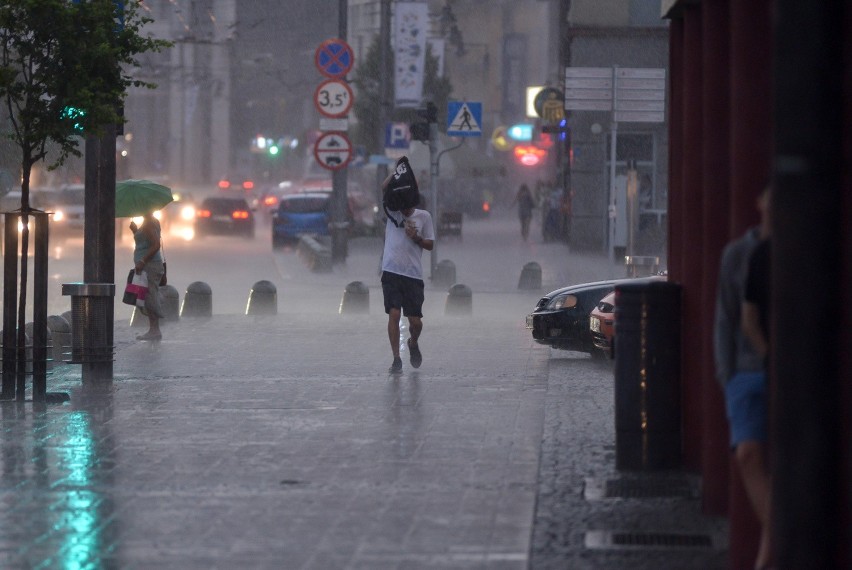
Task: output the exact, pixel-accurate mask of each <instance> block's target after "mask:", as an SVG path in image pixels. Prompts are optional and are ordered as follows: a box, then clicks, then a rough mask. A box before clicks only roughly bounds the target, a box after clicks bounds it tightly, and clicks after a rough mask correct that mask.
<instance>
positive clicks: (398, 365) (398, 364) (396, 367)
mask: <svg viewBox="0 0 852 570" xmlns="http://www.w3.org/2000/svg"><path fill="white" fill-rule="evenodd" d="M388 372H389V373H391V374H399V373H401V372H402V359H401V358H400V357H398V356H397V357H396V358H394V359H393V364H391V366H390V368H388Z"/></svg>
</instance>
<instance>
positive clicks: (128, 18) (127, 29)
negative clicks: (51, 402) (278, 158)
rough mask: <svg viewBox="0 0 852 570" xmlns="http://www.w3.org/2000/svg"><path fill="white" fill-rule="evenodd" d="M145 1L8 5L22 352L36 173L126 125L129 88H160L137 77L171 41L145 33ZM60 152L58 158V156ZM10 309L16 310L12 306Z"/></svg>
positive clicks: (4, 28) (0, 11)
mask: <svg viewBox="0 0 852 570" xmlns="http://www.w3.org/2000/svg"><path fill="white" fill-rule="evenodd" d="M139 8H140V6H139V0H74V1H69V0H4V1H3V2H2V3H0V101H2V102H3V103H4V106H5V109H6V111H7V112H8V117H7V120H8V123H6V122H2V123H0V124H3V125H7V124H8V129H7V130H4V132H2V133H0V135H2V136H4V137H6V138H9V139H11V140H12V141H13V142H14V143H15V145H17V147H18V148H19V149H20V152H21V154H20V159H21V163H20V165H21V173H20V174H21V218H22V222H23V231H22V234H21V251H22V256H21V276H20V282H21V288H20V302H19V305H18V349H19V350H22V347H23V344H24V324H25V309H26V290H27V253H28V244H29V228H28V224H27V222H28V217H27V216H28V214H29V213H30V212H32V209H31V208H30V175H31V172H32V168H33V165H34V164H35V163H37V162H39V161H42V160H46V159H47V158H48V155H49V154H51V157H52V160H51V161H50V163H49V165H48V169H51V170H52V169H55V168H58V167H59V166H61V165H62V164H63V163H64V162H65V160H66V159H67V158H68V157H69V156H71V155H74V156H80V155H81V152H80V150H79V145H80V141H81V140H82V139H81V136H82V135H86V136H97V135H100V134H102V133H103V128H104V127H105V126H106V125H110V124H122V123H123V122H124V119H123V117H122V116H121V114H120V109H121V106H122V103H123V100H124V98H125V96H126V94H127V89H128V88H129V87H131V86H134V87H149V88H153V87H155V85H153V84H150V83H146V82H143V81H139V80H135V79H133V78H132V77H131V76H130V75H129V73H128V70H129V69H132V68H133V67H135V66H138V62H137V61H136V55H137V54H140V53H144V52H147V51H159V50H161V49H163V48H164V47H167V46H169V45H170V43H169V42H166V41H164V40H157V39H154V38H150V37H147V36H143V35H142V34H141V29H142V27H143V26H144V25H145V24H146V23H148V22H150V21H151V19H150V18H147V17H144V16H143V15H142V13H141V12H140V10H139ZM54 153H55V156H54ZM4 309H5V310H10V308H9V307H4Z"/></svg>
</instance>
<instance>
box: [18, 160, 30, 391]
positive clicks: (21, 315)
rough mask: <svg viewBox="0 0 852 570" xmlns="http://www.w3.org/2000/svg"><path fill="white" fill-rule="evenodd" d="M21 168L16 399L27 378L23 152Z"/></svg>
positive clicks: (26, 204) (27, 201) (26, 230)
mask: <svg viewBox="0 0 852 570" xmlns="http://www.w3.org/2000/svg"><path fill="white" fill-rule="evenodd" d="M21 166H22V168H23V172H22V181H21V224H22V226H23V229H22V230H21V290H20V294H19V300H18V347H17V348H18V375H17V378H16V380H17V399H18V400H19V401H20V400H23V399H24V390H25V389H26V378H27V336H26V325H27V272H28V269H29V267H28V265H29V264H28V263H27V260H28V257H29V238H30V229H29V215H28V214H29V212H30V175H31V173H32V168H33V161H32V158H31V157H30V156H29V155H28V153H25V154H24V157H23V160H22V161H21Z"/></svg>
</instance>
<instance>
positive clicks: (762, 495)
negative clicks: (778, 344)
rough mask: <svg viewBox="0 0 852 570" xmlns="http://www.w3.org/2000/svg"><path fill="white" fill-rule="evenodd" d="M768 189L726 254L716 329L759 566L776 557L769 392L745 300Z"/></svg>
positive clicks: (765, 225)
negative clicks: (755, 222)
mask: <svg viewBox="0 0 852 570" xmlns="http://www.w3.org/2000/svg"><path fill="white" fill-rule="evenodd" d="M769 193H770V190H769V187H768V186H767V187H766V188H765V189H764V190H763V192H761V194H760V196H759V198H758V210H759V211H760V215H761V223H760V226H759V227H755V228H751V229H749V230H748V231H747V232H746V233H745V235H743V236H742V237H740V238H738V239H736V240H734V241H732V242H731V243H729V244H728V245H727V246H726V247H725V250H724V251H723V253H722V260H721V264H720V268H719V283H718V288H717V295H716V319H715V330H714V357H715V362H716V377H717V379H718V380H719V382H720V384H721V385H722V387H723V389H724V393H725V408H726V412H727V415H728V423H729V426H730V434H731V449H732V451H733V453H734V456H735V457H736V462H737V465H738V467H739V471H740V475H741V477H742V480H743V486H744V487H745V491H746V494H747V495H748V497H749V501H750V502H751V505H752V508H753V510H754V512H755V515H756V516H757V518H758V520H759V521H760V524H761V539H760V545H759V546H758V555H757V560H756V563H755V567H756V568H769V567H770V564H771V562H770V561H771V558H772V556H771V536H770V520H769V519H770V502H771V501H770V497H771V480H770V476H769V470H768V458H767V452H766V444H767V442H768V416H769V413H768V408H769V395H768V391H767V381H766V369H765V366H764V361H765V345H760V344H758V343H755V341H754V340H753V339H750V337H749V335H748V334H747V332H746V328H747V325H745V321H746V320H747V319H748V318H750V317H748V316H747V315H746V313H750V311H751V307H750V306H749V304H748V301H747V298H748V295H747V287H748V281H749V279H750V275H749V271H750V269H749V268H750V264H751V260H752V257H753V255H754V252H755V251H756V250H757V249H759V248H760V247H762V246H761V244H762V243H763V240H765V239H766V237H768V235H769ZM751 278H754V276H751ZM744 327H745V328H744Z"/></svg>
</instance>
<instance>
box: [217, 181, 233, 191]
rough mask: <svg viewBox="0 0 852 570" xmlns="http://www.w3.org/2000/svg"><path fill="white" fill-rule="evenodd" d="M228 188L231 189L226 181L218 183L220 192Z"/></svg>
mask: <svg viewBox="0 0 852 570" xmlns="http://www.w3.org/2000/svg"><path fill="white" fill-rule="evenodd" d="M230 187H231V183H230V182H229V181H228V180H220V181H219V188H221V189H222V190H227V189H228V188H230Z"/></svg>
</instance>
